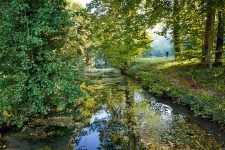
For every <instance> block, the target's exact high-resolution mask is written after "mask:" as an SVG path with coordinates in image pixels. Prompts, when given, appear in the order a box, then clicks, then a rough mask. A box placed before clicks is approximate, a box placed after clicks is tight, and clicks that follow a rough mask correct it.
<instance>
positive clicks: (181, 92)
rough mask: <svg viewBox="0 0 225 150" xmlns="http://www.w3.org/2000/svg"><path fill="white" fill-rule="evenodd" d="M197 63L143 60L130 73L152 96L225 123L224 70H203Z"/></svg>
mask: <svg viewBox="0 0 225 150" xmlns="http://www.w3.org/2000/svg"><path fill="white" fill-rule="evenodd" d="M198 64H199V63H198V62H197V61H194V60H193V61H178V62H174V61H173V60H171V59H167V58H140V59H135V60H133V61H131V62H130V64H129V67H128V70H127V73H128V74H130V75H132V76H135V77H137V78H139V79H140V80H141V81H143V84H144V85H146V86H147V87H148V89H149V91H150V92H151V93H154V94H157V95H167V96H170V97H171V98H172V100H173V101H176V102H178V103H184V104H188V105H189V106H190V107H191V109H192V110H193V111H194V112H195V113H196V114H198V115H201V116H203V117H211V118H212V119H213V120H215V121H217V122H219V123H222V124H225V67H224V66H223V67H221V68H211V69H204V68H202V67H201V66H199V65H198Z"/></svg>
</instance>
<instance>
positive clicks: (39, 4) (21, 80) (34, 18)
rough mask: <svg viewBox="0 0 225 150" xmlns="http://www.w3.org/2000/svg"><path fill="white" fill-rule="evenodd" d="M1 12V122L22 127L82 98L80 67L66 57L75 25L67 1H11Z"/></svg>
mask: <svg viewBox="0 0 225 150" xmlns="http://www.w3.org/2000/svg"><path fill="white" fill-rule="evenodd" d="M0 7H1V11H0V16H1V17H0V34H1V36H0V57H1V58H0V103H1V105H0V118H1V119H0V123H3V122H4V123H8V124H10V125H17V126H19V127H21V126H22V125H23V123H24V121H26V120H28V117H30V116H32V115H35V114H46V113H48V112H49V110H50V109H52V108H55V107H57V105H59V104H60V103H62V101H63V103H65V104H69V103H72V102H74V100H76V99H77V98H78V97H79V96H80V95H81V92H80V88H79V85H80V83H81V80H82V79H81V77H80V75H79V70H80V63H79V59H78V58H75V59H72V58H71V56H68V55H64V52H65V51H66V50H65V49H64V46H65V44H66V41H67V40H68V37H67V33H68V30H69V28H70V25H71V21H70V19H69V17H70V16H69V13H68V11H67V10H66V9H65V7H66V2H65V1H61V0H54V1H53V0H39V1H22V0H11V1H3V3H2V4H1V6H0Z"/></svg>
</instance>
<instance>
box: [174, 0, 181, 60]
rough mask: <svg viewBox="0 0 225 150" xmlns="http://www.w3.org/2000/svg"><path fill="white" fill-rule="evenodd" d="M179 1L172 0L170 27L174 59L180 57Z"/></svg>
mask: <svg viewBox="0 0 225 150" xmlns="http://www.w3.org/2000/svg"><path fill="white" fill-rule="evenodd" d="M179 5H180V4H179V0H174V2H173V15H172V18H173V25H172V30H173V33H172V35H173V46H174V51H175V58H176V59H177V57H178V56H179V55H180V51H181V48H180V38H181V37H180V6H179Z"/></svg>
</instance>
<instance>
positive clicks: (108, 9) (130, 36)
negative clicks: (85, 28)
mask: <svg viewBox="0 0 225 150" xmlns="http://www.w3.org/2000/svg"><path fill="white" fill-rule="evenodd" d="M136 2H137V1H136ZM138 2H141V1H138ZM138 2H137V3H135V1H132V2H128V3H127V4H126V5H124V4H125V3H122V2H117V1H112V2H111V1H102V2H101V1H99V0H95V1H93V2H92V3H91V4H90V5H89V8H88V9H89V11H90V12H93V15H94V16H95V17H93V19H92V26H93V29H94V30H93V34H95V35H96V37H97V39H98V40H97V41H96V42H95V46H96V47H97V49H98V50H99V51H100V52H101V53H103V54H104V56H105V57H106V58H107V61H108V62H110V63H111V64H112V65H114V66H120V65H122V64H123V63H125V62H126V61H128V60H130V59H131V58H132V57H135V56H138V55H140V54H141V53H142V52H143V50H145V49H147V48H149V47H150V45H149V44H150V37H149V35H148V34H147V33H146V29H147V28H146V24H143V22H144V20H143V16H142V14H140V13H138V9H140V8H141V6H139V5H138V4H139V3H138Z"/></svg>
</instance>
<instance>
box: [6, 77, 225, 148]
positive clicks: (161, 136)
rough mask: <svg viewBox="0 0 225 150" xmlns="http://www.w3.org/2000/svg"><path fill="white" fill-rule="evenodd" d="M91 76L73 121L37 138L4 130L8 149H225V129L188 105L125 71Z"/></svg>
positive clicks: (75, 108)
mask: <svg viewBox="0 0 225 150" xmlns="http://www.w3.org/2000/svg"><path fill="white" fill-rule="evenodd" d="M91 79H92V80H91V81H92V82H91V83H89V85H85V86H84V87H83V88H84V89H85V90H86V91H87V92H88V93H89V96H87V97H85V98H82V99H80V100H77V102H76V104H74V108H70V109H72V113H70V116H72V117H73V121H74V126H72V127H68V128H65V127H64V128H55V130H56V131H59V132H60V133H61V134H58V135H57V136H54V137H51V138H49V139H44V140H35V141H33V140H30V139H29V138H26V139H24V137H23V138H22V137H21V136H20V134H21V133H20V132H15V131H13V132H10V133H7V134H6V135H4V139H5V141H4V142H5V148H4V149H6V150H67V149H68V150H95V149H101V150H145V149H183V150H186V149H187V150H190V149H196V150H207V149H208V150H213V149H215V150H220V149H221V150H222V149H224V145H225V143H224V142H225V134H224V133H223V132H221V131H220V130H219V129H218V127H217V126H216V125H215V124H214V123H213V122H210V121H208V120H205V119H201V118H199V117H196V116H195V115H194V114H193V113H192V112H190V111H189V110H188V109H187V108H186V107H185V106H180V105H177V104H174V103H172V102H170V101H169V100H167V99H156V98H155V97H153V96H151V95H149V94H148V93H147V92H146V91H145V90H143V89H142V87H141V85H140V84H139V83H138V82H136V81H134V80H132V79H130V78H128V77H125V76H122V75H118V74H117V75H113V73H103V74H100V75H99V76H95V75H93V76H92V77H91ZM73 109H74V110H73ZM70 112H71V111H70Z"/></svg>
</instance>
